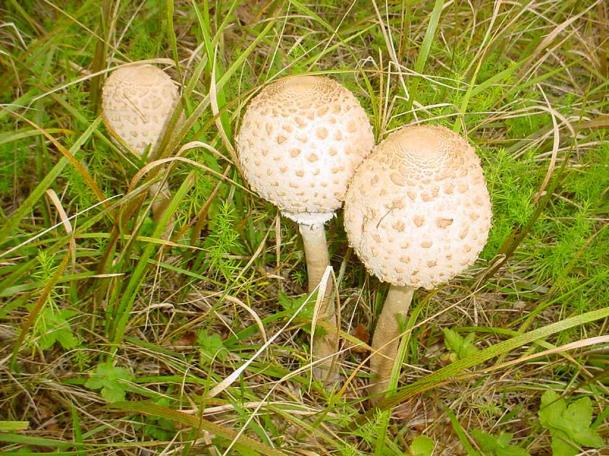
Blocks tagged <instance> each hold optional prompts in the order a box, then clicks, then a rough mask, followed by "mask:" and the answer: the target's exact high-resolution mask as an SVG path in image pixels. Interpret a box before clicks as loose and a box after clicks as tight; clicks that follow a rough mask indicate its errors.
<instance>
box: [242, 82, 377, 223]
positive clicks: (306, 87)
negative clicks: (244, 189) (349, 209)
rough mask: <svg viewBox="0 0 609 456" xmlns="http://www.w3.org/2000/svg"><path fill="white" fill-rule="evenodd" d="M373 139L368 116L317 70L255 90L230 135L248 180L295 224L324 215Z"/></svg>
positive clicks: (344, 188) (327, 216) (337, 199)
mask: <svg viewBox="0 0 609 456" xmlns="http://www.w3.org/2000/svg"><path fill="white" fill-rule="evenodd" d="M373 145H374V137H373V135H372V128H371V126H370V122H369V121H368V117H367V116H366V113H365V112H364V110H363V109H362V107H361V105H360V104H359V102H358V101H357V99H356V98H355V96H354V95H353V94H352V93H351V92H350V91H349V90H347V89H346V88H345V87H343V86H342V85H340V84H339V83H337V82H336V81H333V80H332V79H329V78H325V77H318V76H292V77H286V78H283V79H280V80H278V81H277V82H275V83H273V84H271V85H269V86H268V87H266V88H265V89H264V90H262V91H261V92H260V93H259V94H258V95H257V96H256V97H255V98H254V99H253V100H252V101H251V103H250V105H249V106H248V108H247V111H246V113H245V115H244V117H243V124H242V126H241V130H240V131H239V135H238V137H237V148H238V152H239V161H240V162H241V165H242V168H243V173H244V174H245V177H246V179H247V180H248V182H249V183H250V185H251V187H252V188H253V189H254V190H256V191H257V192H258V193H259V194H260V195H261V196H262V197H263V198H265V199H266V200H268V201H270V202H271V203H273V204H275V205H276V206H277V207H279V209H280V210H281V212H282V213H283V214H284V215H285V216H287V217H289V218H291V219H293V220H295V221H296V222H298V223H302V224H316V223H323V222H325V221H327V220H329V219H330V218H332V215H333V213H334V211H335V210H336V209H338V208H339V207H340V206H341V205H342V202H343V201H344V198H345V193H346V191H347V185H348V183H349V181H350V180H351V177H352V176H353V173H354V171H355V169H356V168H357V166H358V165H359V164H360V162H361V161H362V160H363V159H364V158H365V157H366V156H367V155H368V153H369V152H370V150H371V149H372V146H373Z"/></svg>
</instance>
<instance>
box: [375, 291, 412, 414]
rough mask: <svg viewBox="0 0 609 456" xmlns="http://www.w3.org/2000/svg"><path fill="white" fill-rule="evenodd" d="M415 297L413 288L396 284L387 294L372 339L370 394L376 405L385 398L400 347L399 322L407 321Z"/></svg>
mask: <svg viewBox="0 0 609 456" xmlns="http://www.w3.org/2000/svg"><path fill="white" fill-rule="evenodd" d="M413 294H414V288H412V287H398V286H393V285H392V286H391V288H389V292H388V293H387V299H385V304H384V305H383V310H382V311H381V314H380V315H379V318H378V321H377V323H376V328H375V329H374V336H373V337H372V355H370V370H371V372H372V383H371V385H370V388H369V392H370V395H371V396H372V397H371V399H372V401H373V402H376V401H378V400H380V399H382V398H383V393H384V392H385V391H386V390H387V386H388V384H389V379H390V377H391V370H392V368H393V363H394V361H395V358H396V356H397V352H398V348H399V346H400V333H401V330H400V321H405V317H406V314H407V313H408V309H409V308H410V303H411V302H412V295H413Z"/></svg>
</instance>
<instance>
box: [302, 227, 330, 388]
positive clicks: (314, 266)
mask: <svg viewBox="0 0 609 456" xmlns="http://www.w3.org/2000/svg"><path fill="white" fill-rule="evenodd" d="M298 227H299V229H300V234H301V235H302V240H303V244H304V250H305V258H306V261H307V276H308V280H309V293H313V292H314V291H315V289H316V288H317V287H318V286H319V283H320V282H321V279H322V277H323V275H324V273H325V271H326V268H327V267H328V266H329V264H330V257H329V255H328V243H327V241H326V231H325V229H324V225H323V223H316V224H312V225H306V224H302V223H301V224H299V225H298ZM318 293H323V296H322V300H321V306H320V308H319V312H318V315H319V316H318V321H325V322H327V323H328V324H329V325H331V326H335V327H337V328H338V324H337V323H336V321H335V320H336V313H335V311H334V306H332V299H331V295H332V282H331V281H330V280H329V281H328V284H327V287H326V289H325V290H321V289H320V290H318ZM337 351H338V330H337V331H330V332H325V333H324V334H323V335H319V336H317V335H316V336H315V337H314V338H313V360H314V361H318V360H323V361H319V362H317V363H316V365H315V367H314V368H313V375H314V376H315V377H316V378H317V379H318V380H321V381H324V382H326V383H328V384H332V383H334V382H335V380H336V365H335V364H336V352H337Z"/></svg>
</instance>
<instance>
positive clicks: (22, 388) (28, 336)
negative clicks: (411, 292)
mask: <svg viewBox="0 0 609 456" xmlns="http://www.w3.org/2000/svg"><path fill="white" fill-rule="evenodd" d="M195 3H196V4H195ZM607 17H608V15H607V5H606V4H605V3H604V2H602V1H592V0H590V1H579V0H564V1H561V2H558V1H538V0H533V1H531V2H527V3H520V2H495V3H492V2H477V3H476V4H475V5H474V4H470V3H467V2H444V1H441V0H437V1H426V2H411V1H403V2H397V1H389V2H385V3H383V2H367V1H363V0H355V1H353V2H343V1H336V0H321V1H318V2H306V1H301V0H298V1H297V0H274V1H268V0H258V1H239V0H233V1H222V2H221V1H212V0H206V1H203V2H190V1H185V0H184V1H172V0H167V1H164V2H161V1H153V0H143V1H141V2H116V1H112V0H104V1H103V2H96V1H93V0H85V1H83V2H75V1H64V2H53V1H51V0H27V1H23V2H17V1H14V0H11V1H8V2H5V3H3V4H2V5H1V6H0V68H1V74H2V78H0V103H1V106H0V108H1V109H0V300H1V302H2V304H1V306H0V340H1V344H0V448H2V451H3V452H4V453H7V454H37V453H40V452H53V453H56V454H66V455H67V454H70V455H72V454H74V455H86V454H93V453H98V454H112V455H114V454H125V455H131V454H133V455H144V454H193V455H194V454H210V455H221V454H239V455H251V454H264V455H267V454H268V455H273V454H277V455H279V454H294V455H297V454H298V455H313V454H322V455H323V454H336V455H366V454H375V455H403V454H420V455H428V454H432V452H433V454H434V455H441V454H442V455H461V454H463V455H465V454H467V455H468V456H469V455H486V454H488V455H500V454H530V455H551V454H555V455H557V456H562V455H565V454H572V455H575V454H578V453H581V454H586V455H594V454H598V455H602V454H607V453H606V451H607V448H609V443H607V442H609V425H608V423H607V417H608V416H609V374H608V373H609V356H608V352H607V349H608V348H609V338H608V336H606V334H607V330H608V325H609V287H607V286H606V283H607V280H608V279H609V259H608V256H607V252H609V230H608V229H607V222H608V220H609V193H608V190H607V189H608V188H609V140H608V139H609V138H608V136H607V127H609V117H608V115H607V114H606V113H607V112H608V108H609V96H608V95H607V93H608V89H609V83H608V82H607V81H609V73H608V70H607V68H608V65H607V48H608V46H609V22H608V19H607ZM136 60H150V61H152V62H156V63H157V64H159V65H161V66H163V67H164V68H165V69H166V70H167V71H168V72H169V73H170V74H171V75H172V77H173V78H174V79H175V80H176V81H178V83H179V84H180V85H181V87H182V99H181V102H180V111H181V114H180V113H179V112H178V113H176V115H175V116H174V117H173V119H172V121H171V122H172V127H171V128H170V129H169V131H168V134H167V135H165V137H164V138H163V140H162V143H161V147H160V148H159V150H158V153H157V155H156V156H155V157H151V160H155V159H159V160H160V161H158V162H156V164H155V165H151V166H149V167H148V168H145V170H144V171H142V172H140V173H138V171H140V169H142V167H143V166H144V165H145V163H144V162H142V160H140V159H138V158H137V157H134V156H132V155H130V154H129V153H128V152H127V151H125V150H124V149H123V148H122V147H121V146H119V145H117V144H116V143H115V142H113V141H112V140H111V139H110V137H109V135H108V132H107V131H106V130H105V128H104V127H103V123H102V122H101V118H100V116H99V112H98V109H99V96H100V84H101V83H102V82H103V78H104V77H105V75H106V73H107V71H108V70H111V69H112V68H113V67H115V66H117V65H119V64H121V63H124V62H128V61H136ZM300 73H314V74H327V75H330V76H332V77H333V78H335V79H337V80H339V81H340V82H341V83H343V84H344V85H345V86H347V87H349V88H350V89H351V90H352V91H353V92H354V93H355V94H356V96H357V97H358V99H359V100H360V101H361V103H362V105H363V106H364V108H365V109H366V111H367V112H368V114H369V115H370V117H371V123H372V125H373V127H374V130H375V136H376V138H377V139H378V140H380V139H382V138H384V137H385V136H386V135H387V133H388V132H389V131H391V130H392V129H394V128H397V127H399V126H401V125H404V124H408V123H412V122H418V123H436V124H442V125H446V126H448V127H449V128H453V129H455V130H456V131H459V132H460V133H461V134H463V135H465V136H466V137H467V138H468V140H469V141H470V142H471V143H472V144H474V145H475V147H476V150H477V152H478V154H479V155H480V157H481V158H482V163H483V167H484V172H485V175H486V178H487V180H488V184H489V190H490V193H491V198H492V202H493V212H494V217H493V227H492V231H491V234H490V237H489V241H488V243H487V246H486V248H485V250H484V251H483V253H482V255H481V259H480V261H479V262H478V263H477V264H476V265H475V267H473V268H471V269H470V270H469V271H468V273H467V274H464V275H462V276H460V277H459V278H457V279H455V280H452V281H451V282H450V283H449V284H446V285H444V286H442V287H439V288H438V289H437V290H434V291H433V292H429V293H426V294H425V293H422V292H419V293H418V294H417V297H416V299H415V303H414V304H413V309H414V310H413V317H411V318H410V319H409V321H408V322H406V325H405V331H406V333H407V334H408V337H407V338H405V339H404V343H403V347H402V350H401V355H402V358H403V359H404V365H403V366H402V369H401V373H400V372H398V370H397V369H394V378H393V380H394V382H395V383H396V384H397V392H396V393H395V394H394V395H392V396H390V397H389V398H387V399H386V400H384V401H383V402H382V403H381V404H380V409H377V410H371V409H370V408H369V407H368V405H367V402H366V399H367V397H366V390H365V386H366V384H367V381H368V370H367V365H366V358H367V355H368V352H367V350H366V342H367V337H368V334H369V333H370V332H372V330H373V328H374V321H375V315H376V313H377V312H378V310H379V309H380V306H381V305H382V302H383V297H384V294H385V293H386V285H383V284H380V283H379V282H378V281H377V280H376V279H374V278H373V277H369V276H368V275H367V274H366V272H365V270H364V268H363V267H362V265H361V264H360V263H359V262H358V260H357V258H356V257H355V256H354V255H353V254H352V252H351V251H350V250H349V249H348V247H347V242H346V238H345V234H344V231H343V229H342V219H341V215H340V214H339V216H338V218H337V219H335V220H333V221H332V222H330V224H329V233H328V236H329V242H330V248H331V253H332V264H333V266H334V269H335V271H336V274H337V280H338V283H339V289H340V303H341V309H342V311H341V315H342V319H343V324H342V328H341V329H342V330H343V331H344V332H343V339H344V341H345V342H344V346H343V353H342V356H341V364H340V373H341V379H342V380H341V384H340V386H339V388H338V389H336V390H328V389H327V388H325V387H324V386H323V385H321V384H319V383H317V382H315V381H313V380H312V378H311V363H310V350H309V344H310V341H311V334H310V328H311V316H312V313H313V304H314V303H313V302H312V301H311V300H310V299H307V295H306V294H305V289H306V274H305V265H304V257H303V249H302V245H301V243H300V240H299V239H300V238H299V236H298V229H297V226H295V225H294V224H293V223H292V222H290V221H289V220H287V219H285V218H282V217H280V216H279V214H278V212H277V210H276V209H275V208H274V207H272V206H271V205H269V204H267V203H265V202H263V201H262V200H261V199H260V198H258V197H257V196H256V195H255V194H253V193H252V192H250V191H249V190H248V188H247V185H246V183H245V182H244V181H243V179H242V178H241V177H240V173H239V169H238V164H237V163H236V160H235V149H234V134H235V132H236V131H238V129H239V121H240V118H241V116H242V113H243V110H244V107H245V106H246V105H247V103H248V101H249V100H250V99H251V97H252V96H253V95H254V94H255V93H256V92H255V91H256V89H257V88H258V87H260V86H261V85H264V84H266V83H268V82H270V81H273V80H275V79H277V78H280V77H282V76H284V75H288V74H300ZM159 179H167V180H168V182H169V185H170V187H171V189H172V194H173V198H172V201H171V202H170V204H169V206H168V210H167V212H166V216H165V218H164V219H163V220H161V221H159V222H158V223H156V222H153V220H152V218H151V214H150V200H149V199H148V198H147V197H146V195H147V188H148V187H149V186H150V185H151V184H153V183H154V181H155V180H159ZM171 217H173V219H174V220H175V223H173V228H172V230H171V234H170V236H168V235H167V234H166V227H167V226H171V225H172V224H171V223H170V218H171ZM446 329H449V330H451V331H450V332H447V331H444V330H446ZM447 333H448V334H452V339H453V340H452V341H451V342H450V343H448V342H447V341H445V334H447ZM455 344H456V345H455ZM459 344H463V345H462V346H461V347H460V346H459ZM554 393H558V394H559V396H560V398H561V399H560V400H556V399H553V400H554V403H553V404H555V405H554V407H555V408H554V409H552V410H559V412H552V413H549V412H547V411H544V410H547V407H550V406H552V405H550V406H548V405H546V406H544V407H545V408H543V407H542V406H541V402H542V396H543V397H544V398H548V397H554V396H552V395H553V394H554ZM586 398H587V399H586ZM545 401H546V402H544V403H547V399H545ZM560 410H562V411H564V413H567V412H568V414H565V415H564V416H563V419H562V420H558V421H557V422H555V421H556V420H554V421H553V418H554V415H556V414H557V413H562V412H560ZM569 417H576V418H577V419H571V418H569ZM563 424H564V426H565V427H564V428H560V426H562V425H563ZM557 426H558V427H557ZM578 426H580V427H581V429H580V427H578ZM586 432H588V433H589V434H585V433H586ZM584 434H585V435H587V436H588V439H587V440H586V439H585V438H584V437H582V436H583V435H584ZM590 436H592V437H590ZM597 436H598V438H600V439H602V441H603V442H604V443H603V444H602V445H600V446H599V443H598V442H599V440H598V438H597ZM430 442H431V443H430ZM508 447H509V448H508ZM595 447H598V448H595ZM603 447H604V448H603ZM430 448H433V450H430ZM506 448H507V449H506ZM415 450H416V452H415ZM501 451H504V452H503V453H502V452H501ZM505 451H511V452H510V453H507V452H505Z"/></svg>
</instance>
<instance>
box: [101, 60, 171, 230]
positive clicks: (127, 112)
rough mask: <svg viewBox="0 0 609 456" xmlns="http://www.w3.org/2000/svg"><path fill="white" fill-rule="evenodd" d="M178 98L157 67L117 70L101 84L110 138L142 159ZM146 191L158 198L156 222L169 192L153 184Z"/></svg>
mask: <svg viewBox="0 0 609 456" xmlns="http://www.w3.org/2000/svg"><path fill="white" fill-rule="evenodd" d="M178 97H179V95H178V88H177V86H176V84H175V83H174V82H173V80H172V79H171V78H170V77H169V75H168V74H167V73H165V72H164V71H163V70H161V69H160V68H158V67H156V66H153V65H148V64H134V65H127V66H123V67H120V68H118V69H117V70H114V71H113V72H112V74H111V75H110V77H108V79H107V80H106V82H105V83H104V88H103V95H102V114H103V119H104V123H105V125H106V128H107V129H108V131H109V132H110V134H111V135H112V136H113V137H115V138H116V139H117V140H118V141H119V142H121V143H122V144H124V145H126V146H127V147H128V148H129V149H130V150H131V151H132V152H133V153H135V154H136V155H139V156H140V157H142V156H143V155H144V153H145V152H146V150H149V151H153V150H154V148H155V147H156V145H157V143H158V141H159V139H160V138H161V136H162V134H163V133H164V131H165V126H166V124H167V121H168V120H169V118H170V116H171V114H172V113H173V110H174V108H175V106H176V103H177V101H178ZM149 192H150V194H151V195H156V194H157V193H159V195H160V197H158V198H156V199H155V200H154V201H153V203H152V214H153V217H154V218H155V219H157V220H158V218H159V217H160V215H161V214H162V212H163V210H164V209H165V206H166V205H167V203H168V200H169V197H170V194H169V189H168V188H167V186H166V185H165V186H163V187H159V185H156V184H155V185H152V186H151V187H150V190H149Z"/></svg>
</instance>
